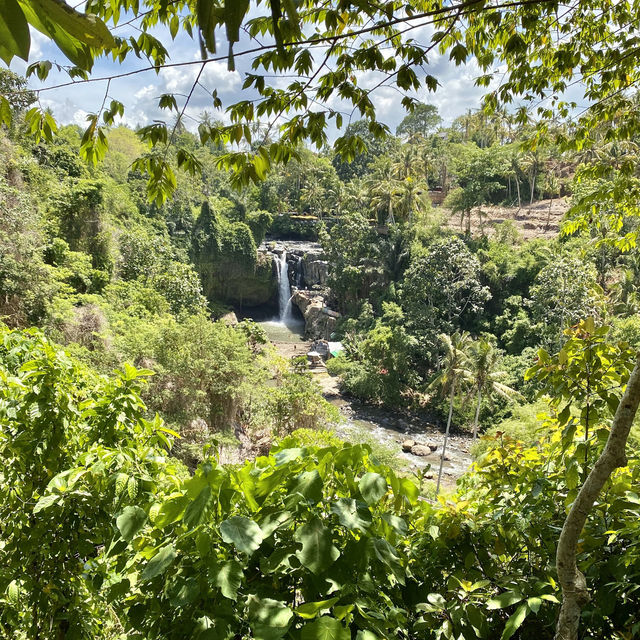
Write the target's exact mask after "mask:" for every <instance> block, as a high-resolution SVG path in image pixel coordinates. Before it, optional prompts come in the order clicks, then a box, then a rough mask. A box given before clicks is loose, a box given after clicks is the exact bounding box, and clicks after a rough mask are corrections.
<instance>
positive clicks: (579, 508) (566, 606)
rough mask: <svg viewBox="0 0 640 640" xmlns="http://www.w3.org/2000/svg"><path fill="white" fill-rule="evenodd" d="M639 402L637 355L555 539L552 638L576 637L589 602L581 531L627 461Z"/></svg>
mask: <svg viewBox="0 0 640 640" xmlns="http://www.w3.org/2000/svg"><path fill="white" fill-rule="evenodd" d="M638 404H640V354H639V355H638V357H637V359H636V364H635V367H634V368H633V371H632V372H631V376H630V377H629V381H628V382H627V388H626V390H625V392H624V395H623V396H622V400H620V404H619V405H618V409H617V410H616V414H615V416H614V418H613V422H612V425H611V432H610V433H609V438H608V439H607V444H606V445H605V447H604V449H603V451H602V453H601V454H600V457H599V458H598V460H596V463H595V464H594V465H593V469H591V472H590V473H589V475H588V476H587V479H586V480H585V483H584V484H583V485H582V488H581V489H580V491H579V492H578V496H577V497H576V499H575V501H574V503H573V504H572V505H571V510H570V511H569V515H568V516H567V519H566V520H565V522H564V525H563V527H562V533H561V534H560V539H559V540H558V549H557V552H556V568H557V571H558V580H559V582H560V586H561V587H562V607H561V608H560V616H559V617H558V624H557V626H556V635H555V640H577V639H578V630H579V626H580V614H581V613H582V607H583V606H584V605H585V604H586V603H587V602H589V591H588V589H587V583H586V580H585V577H584V575H583V574H582V573H581V572H580V571H579V569H578V566H577V564H576V555H577V547H578V542H579V540H580V534H581V532H582V529H583V527H584V525H585V522H586V521H587V517H588V516H589V512H590V511H591V509H592V507H593V504H594V502H595V501H596V499H597V498H598V495H599V494H600V491H601V490H602V487H604V485H605V483H606V482H607V480H608V479H609V477H610V476H611V474H612V473H613V471H614V470H615V469H617V468H618V467H624V466H626V464H627V456H626V453H625V449H626V445H627V439H628V437H629V431H630V430H631V425H632V423H633V419H634V417H635V415H636V411H637V410H638Z"/></svg>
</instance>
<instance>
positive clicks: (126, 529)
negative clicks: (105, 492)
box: [116, 507, 147, 542]
mask: <svg viewBox="0 0 640 640" xmlns="http://www.w3.org/2000/svg"><path fill="white" fill-rule="evenodd" d="M146 521H147V513H146V511H145V510H144V509H141V508H140V507H125V508H124V510H123V511H122V513H121V514H120V515H119V516H118V517H117V518H116V526H117V527H118V531H120V534H121V535H122V537H123V538H124V539H125V540H126V541H127V542H131V540H133V536H135V535H136V533H138V531H140V529H142V527H143V526H144V523H145V522H146Z"/></svg>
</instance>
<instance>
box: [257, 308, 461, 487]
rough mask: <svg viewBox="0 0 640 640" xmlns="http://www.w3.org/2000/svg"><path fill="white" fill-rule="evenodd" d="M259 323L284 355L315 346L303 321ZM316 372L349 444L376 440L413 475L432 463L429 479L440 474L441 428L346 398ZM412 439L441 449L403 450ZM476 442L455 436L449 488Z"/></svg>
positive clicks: (446, 479) (446, 476)
mask: <svg viewBox="0 0 640 640" xmlns="http://www.w3.org/2000/svg"><path fill="white" fill-rule="evenodd" d="M259 324H260V326H261V327H262V328H263V329H264V330H265V332H266V333H267V336H268V337H269V339H270V340H271V341H272V342H273V344H274V345H275V347H276V349H277V351H278V353H280V354H281V355H282V356H284V357H287V358H290V357H292V356H296V355H303V354H305V353H306V352H307V351H308V350H309V347H310V344H311V343H310V342H309V341H308V340H305V339H304V337H303V331H304V323H303V322H301V321H296V320H290V321H288V322H286V323H283V322H281V321H279V320H277V319H274V320H269V321H261V322H259ZM313 376H314V380H315V381H316V382H317V383H318V384H319V385H320V387H321V388H322V390H323V394H324V396H325V398H326V399H327V400H328V401H329V402H331V403H332V404H333V405H335V406H336V407H338V409H339V410H340V414H341V415H342V418H343V421H342V422H341V423H340V424H338V425H336V426H335V427H334V431H335V432H336V435H338V436H339V437H341V438H342V439H344V440H346V441H348V442H354V443H365V444H370V445H371V446H372V448H373V449H374V452H378V453H380V454H381V456H380V457H382V458H383V459H384V460H385V461H391V462H392V463H393V464H394V466H396V467H397V468H398V469H399V470H400V471H402V472H405V473H411V472H414V471H418V470H422V469H424V468H425V467H427V465H431V469H430V470H429V472H428V473H427V478H429V475H431V474H433V475H434V476H436V477H437V472H438V465H439V464H440V452H441V451H442V448H441V447H442V441H443V439H444V434H443V430H442V429H441V428H439V427H438V426H436V425H433V424H431V423H429V422H426V421H425V420H424V419H421V418H419V417H418V416H411V415H406V414H404V413H402V412H399V411H392V410H389V409H382V408H378V407H372V406H367V405H363V404H362V403H360V402H358V401H357V400H355V399H353V398H349V397H346V396H344V395H343V394H342V393H341V392H340V390H339V387H338V380H337V379H336V378H334V377H332V376H330V375H329V374H328V373H327V371H326V369H324V368H318V369H314V370H313ZM408 440H413V441H414V442H415V443H416V444H417V445H422V446H423V447H426V448H427V449H429V445H432V448H433V447H436V446H437V449H435V451H431V452H430V453H429V454H428V455H426V456H425V455H415V454H414V453H411V452H409V451H405V450H403V443H405V442H406V441H408ZM471 442H472V440H471V437H470V436H469V435H467V434H459V433H455V434H454V435H452V436H451V437H450V438H449V443H448V445H447V452H446V456H445V462H444V467H443V486H444V487H445V488H448V489H451V488H453V487H454V486H455V481H456V479H457V478H459V477H460V476H461V475H462V474H463V473H465V471H466V470H467V469H468V468H469V465H470V464H471V462H472V460H473V458H472V456H471V455H470V453H469V447H470V445H471ZM423 451H426V449H423Z"/></svg>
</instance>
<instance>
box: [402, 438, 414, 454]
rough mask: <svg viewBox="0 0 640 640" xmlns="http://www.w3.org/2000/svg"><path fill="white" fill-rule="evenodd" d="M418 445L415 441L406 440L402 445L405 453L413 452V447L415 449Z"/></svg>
mask: <svg viewBox="0 0 640 640" xmlns="http://www.w3.org/2000/svg"><path fill="white" fill-rule="evenodd" d="M416 444H417V443H416V441H415V440H405V441H404V442H403V443H402V450H403V451H404V452H405V453H411V450H412V449H413V447H415V446H416Z"/></svg>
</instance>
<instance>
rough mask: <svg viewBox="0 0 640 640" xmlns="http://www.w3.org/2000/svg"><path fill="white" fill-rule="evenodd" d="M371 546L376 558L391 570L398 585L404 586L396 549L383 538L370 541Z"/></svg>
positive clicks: (403, 576) (402, 570) (402, 571)
mask: <svg viewBox="0 0 640 640" xmlns="http://www.w3.org/2000/svg"><path fill="white" fill-rule="evenodd" d="M371 545H372V547H373V552H374V554H375V556H376V558H378V560H380V562H382V563H383V564H385V565H386V566H387V567H389V569H391V571H392V572H393V575H394V576H395V577H396V578H397V580H398V582H400V584H404V580H405V571H404V569H403V567H402V564H401V563H400V557H399V555H398V552H397V550H396V548H395V547H394V546H392V545H391V544H389V542H387V540H385V539H384V538H374V539H373V540H372V541H371Z"/></svg>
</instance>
